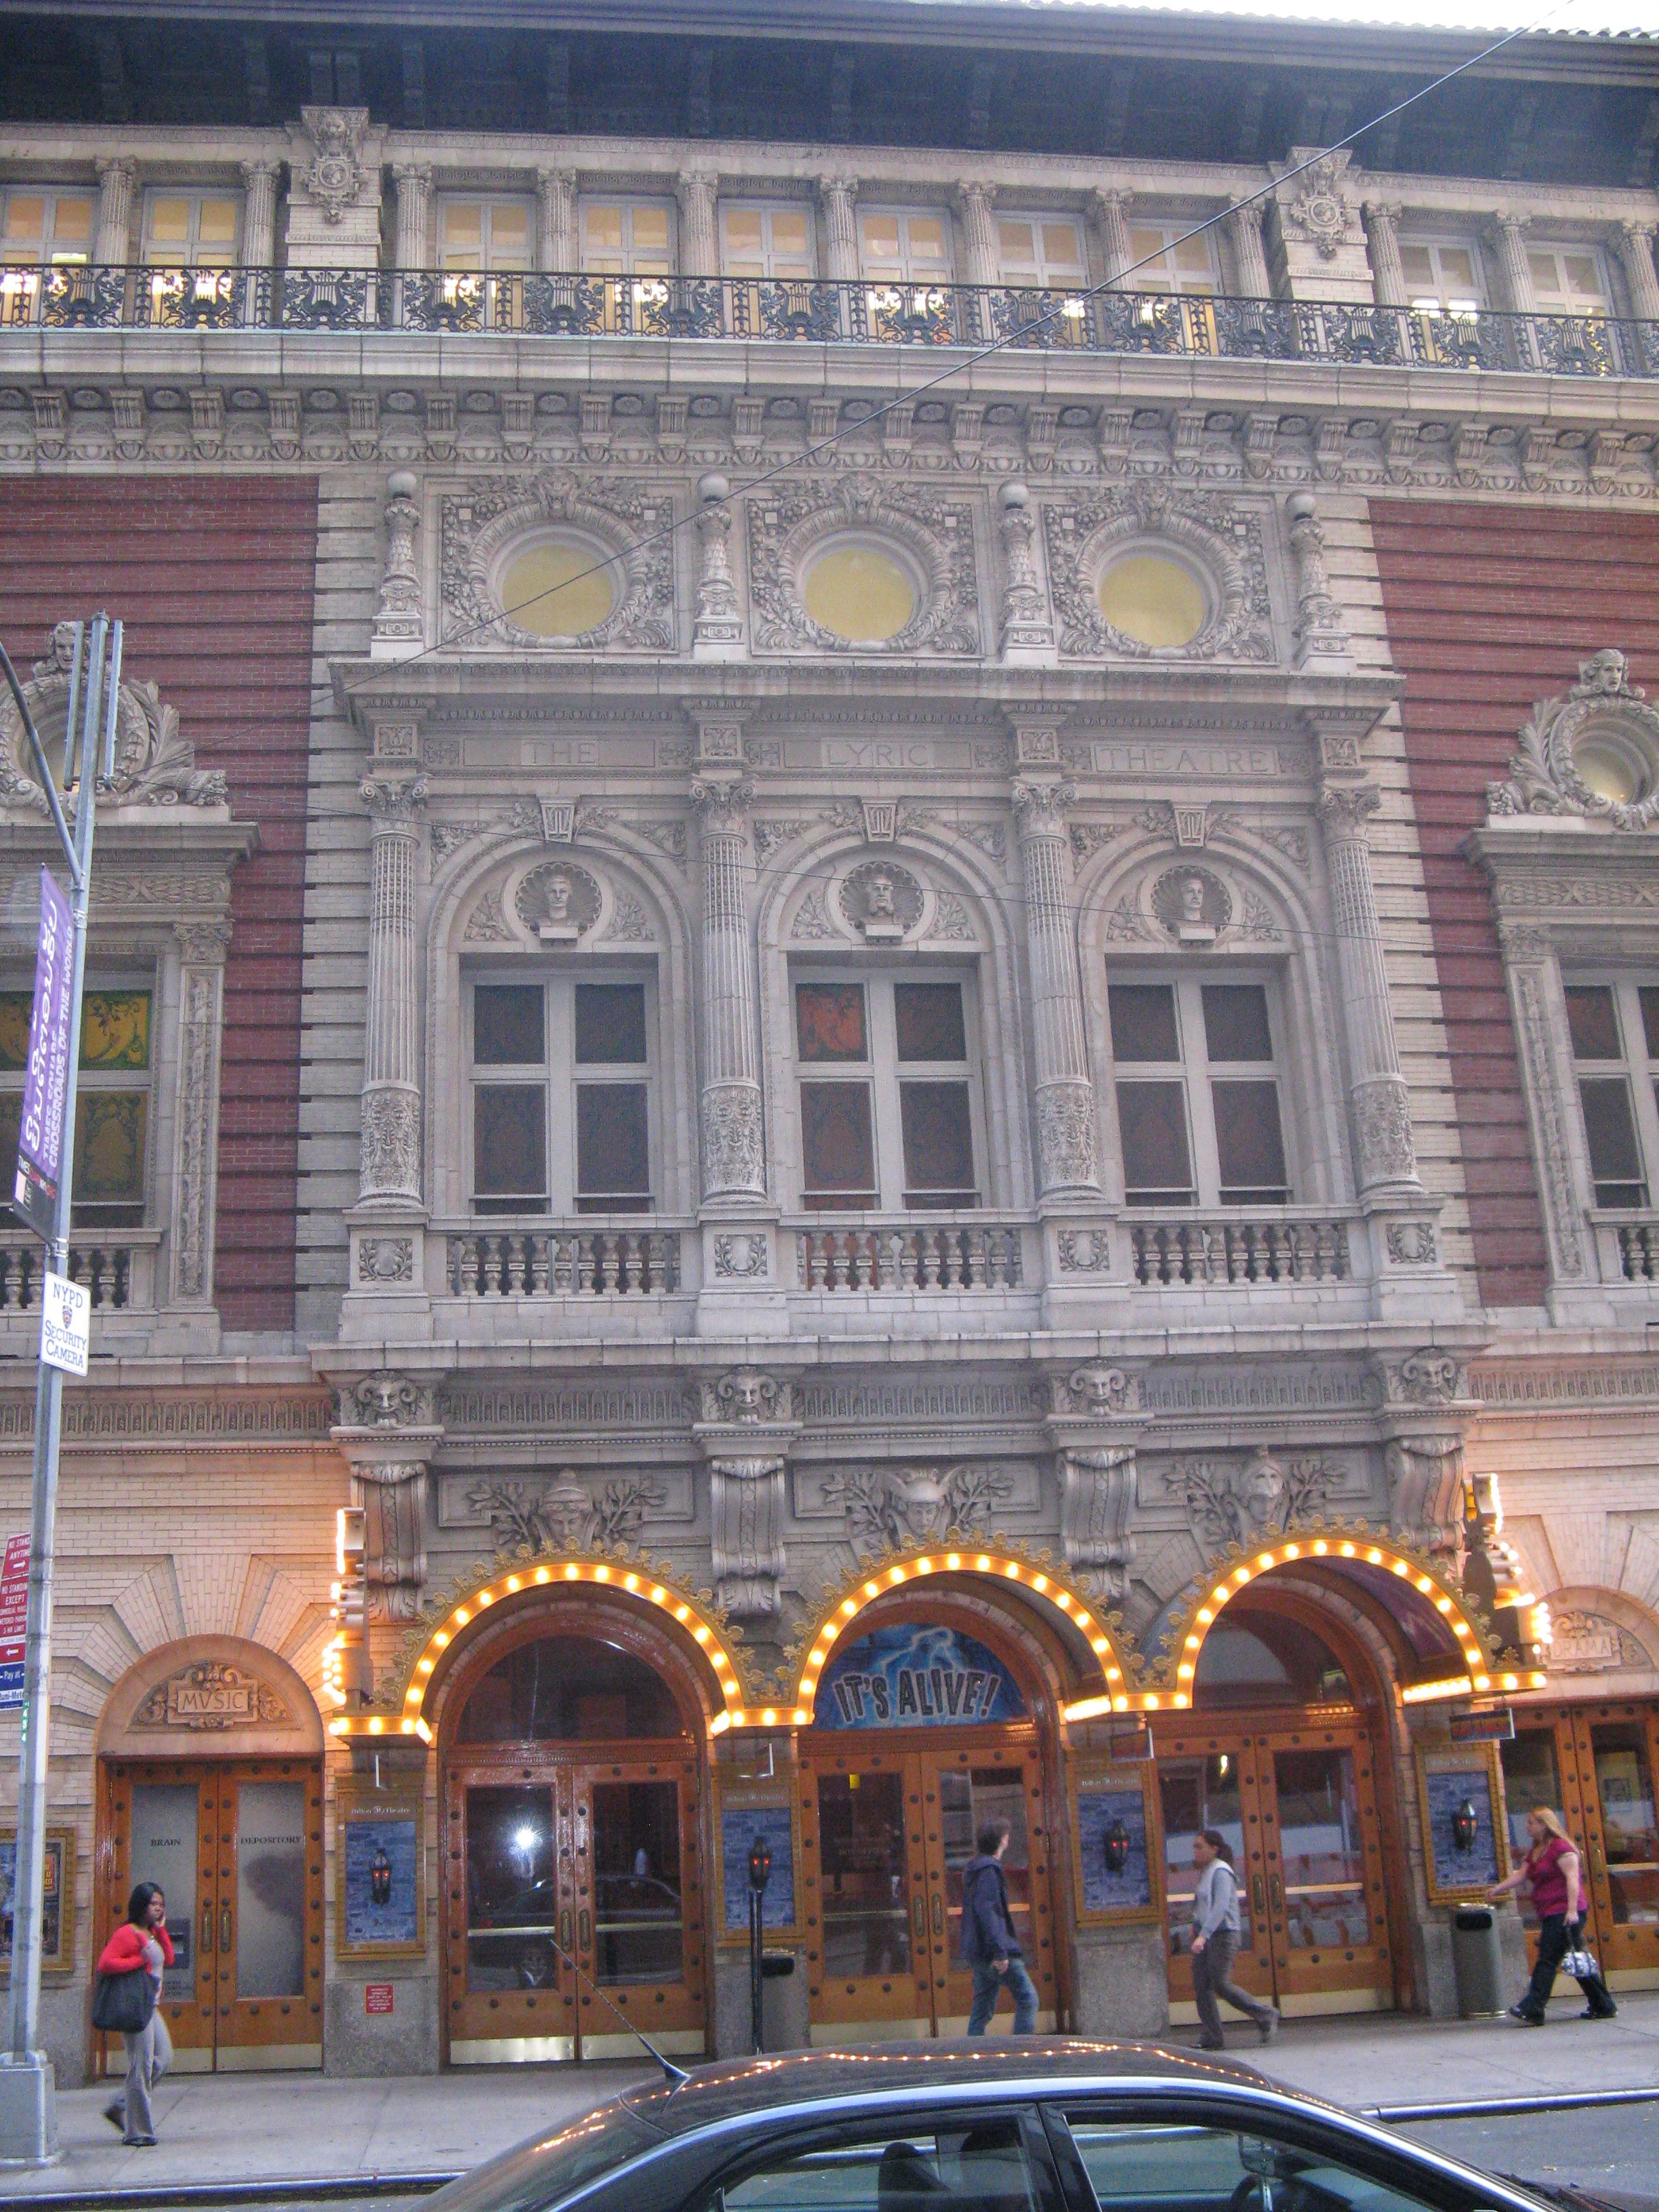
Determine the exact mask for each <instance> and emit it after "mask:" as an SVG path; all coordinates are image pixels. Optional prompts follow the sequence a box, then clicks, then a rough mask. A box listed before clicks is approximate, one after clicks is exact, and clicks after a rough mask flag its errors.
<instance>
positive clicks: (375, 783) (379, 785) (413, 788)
mask: <svg viewBox="0 0 1659 2212" xmlns="http://www.w3.org/2000/svg"><path fill="white" fill-rule="evenodd" d="M357 796H358V797H359V798H360V799H362V802H363V805H365V806H366V807H367V808H368V811H369V812H370V813H371V814H372V815H373V816H374V819H375V820H376V821H377V822H389V823H395V822H412V821H413V820H414V819H415V817H416V815H417V814H418V813H419V812H420V811H421V809H422V807H423V806H424V805H426V801H427V781H426V778H425V777H424V776H423V775H416V776H407V777H399V778H398V779H396V780H395V781H394V780H393V779H392V777H390V776H379V775H368V776H365V777H364V778H363V780H362V782H361V783H360V784H359V785H358V787H357Z"/></svg>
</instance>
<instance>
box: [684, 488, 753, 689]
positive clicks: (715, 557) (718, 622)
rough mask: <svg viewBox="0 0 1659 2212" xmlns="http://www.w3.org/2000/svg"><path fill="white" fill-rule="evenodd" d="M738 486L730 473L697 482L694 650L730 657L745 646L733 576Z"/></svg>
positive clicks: (709, 656) (698, 653)
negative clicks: (733, 497)
mask: <svg viewBox="0 0 1659 2212" xmlns="http://www.w3.org/2000/svg"><path fill="white" fill-rule="evenodd" d="M731 494H732V486H731V484H730V483H729V482H728V481H727V479H726V477H722V476H714V475H710V476H706V477H702V478H701V479H700V480H699V482H698V484H697V512H696V532H697V611H696V619H695V623H694V625H693V629H692V634H691V636H692V645H691V649H692V654H693V657H694V658H695V659H699V660H729V659H732V658H733V656H734V654H735V653H737V652H738V650H739V649H740V648H741V647H742V644H743V607H742V603H741V602H740V600H739V599H738V587H737V584H736V581H735V580H734V578H733V576H732V506H731Z"/></svg>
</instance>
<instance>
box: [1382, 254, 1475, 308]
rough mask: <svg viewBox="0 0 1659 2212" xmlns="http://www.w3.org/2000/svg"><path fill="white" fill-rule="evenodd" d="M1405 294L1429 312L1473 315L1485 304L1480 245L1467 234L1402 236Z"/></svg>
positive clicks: (1416, 305)
mask: <svg viewBox="0 0 1659 2212" xmlns="http://www.w3.org/2000/svg"><path fill="white" fill-rule="evenodd" d="M1400 266H1401V272H1402V274H1403V275H1404V276H1405V279H1406V296H1407V299H1408V300H1409V301H1410V302H1411V304H1412V306H1413V307H1416V308H1418V309H1419V311H1420V312H1421V313H1424V314H1429V315H1474V314H1478V313H1480V310H1481V308H1482V307H1485V306H1486V285H1485V283H1484V282H1483V280H1482V276H1481V269H1480V247H1479V246H1477V245H1476V244H1475V243H1474V240H1473V239H1467V238H1402V239H1401V241H1400Z"/></svg>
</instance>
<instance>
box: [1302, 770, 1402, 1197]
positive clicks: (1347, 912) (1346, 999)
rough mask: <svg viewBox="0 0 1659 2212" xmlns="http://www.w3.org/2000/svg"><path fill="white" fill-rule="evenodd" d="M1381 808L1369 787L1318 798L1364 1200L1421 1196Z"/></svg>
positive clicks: (1339, 787)
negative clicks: (1383, 916) (1375, 843)
mask: <svg viewBox="0 0 1659 2212" xmlns="http://www.w3.org/2000/svg"><path fill="white" fill-rule="evenodd" d="M1381 803H1382V801H1381V794H1380V793H1378V791H1377V789H1376V786H1375V785H1373V784H1370V783H1349V784H1327V785H1326V786H1325V787H1324V789H1323V790H1322V792H1321V793H1320V797H1319V824H1320V830H1321V834H1322V837H1323V840H1324V847H1325V866H1326V872H1327V874H1328V879H1329V883H1330V897H1331V921H1332V925H1333V927H1334V932H1335V937H1336V957H1337V968H1338V972H1339V975H1340V984H1341V999H1342V1024H1343V1034H1344V1039H1345V1042H1346V1048H1347V1077H1348V1097H1349V1100H1350V1103H1351V1105H1352V1114H1353V1133H1354V1152H1355V1159H1356V1164H1357V1168H1358V1179H1359V1189H1360V1194H1361V1196H1362V1197H1364V1198H1374V1197H1376V1196H1379V1195H1381V1194H1387V1193H1395V1194H1401V1195H1407V1194H1417V1193H1418V1192H1419V1182H1418V1176H1417V1153H1416V1149H1415V1147H1414V1146H1413V1141H1412V1117H1411V1102H1410V1098H1409V1096H1408V1094H1407V1089H1406V1082H1405V1078H1404V1077H1403V1076H1402V1075H1401V1072H1400V1049H1399V1046H1398V1045H1397V1043H1396V1042H1395V1033H1394V1013H1393V1010H1392V1008H1391V1006H1390V1005H1389V979H1388V971H1387V968H1386V966H1385V964H1384V961H1383V932H1382V927H1381V926H1380V924H1379V922H1378V921H1377V915H1376V892H1375V890H1374V889H1373V886H1372V883H1371V855H1370V843H1369V842H1368V840H1367V836H1366V830H1365V825H1366V823H1367V822H1369V820H1370V817H1371V816H1372V815H1373V814H1374V813H1375V812H1376V810H1377V807H1378V806H1379V805H1380V804H1381Z"/></svg>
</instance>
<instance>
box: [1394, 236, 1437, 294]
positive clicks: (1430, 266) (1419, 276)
mask: <svg viewBox="0 0 1659 2212" xmlns="http://www.w3.org/2000/svg"><path fill="white" fill-rule="evenodd" d="M1400 266H1401V269H1402V270H1404V271H1405V276H1406V282H1407V283H1408V284H1418V285H1420V286H1422V287H1423V289H1425V290H1427V289H1429V288H1430V287H1431V285H1432V284H1433V283H1434V281H1435V275H1434V256H1433V255H1432V254H1431V252H1429V249H1428V247H1427V246H1401V249H1400Z"/></svg>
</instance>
